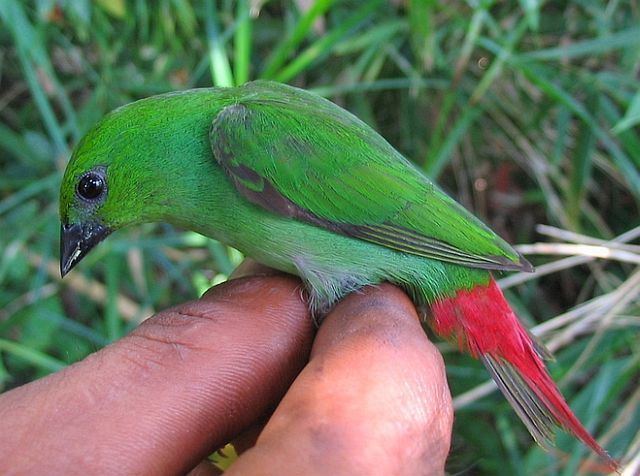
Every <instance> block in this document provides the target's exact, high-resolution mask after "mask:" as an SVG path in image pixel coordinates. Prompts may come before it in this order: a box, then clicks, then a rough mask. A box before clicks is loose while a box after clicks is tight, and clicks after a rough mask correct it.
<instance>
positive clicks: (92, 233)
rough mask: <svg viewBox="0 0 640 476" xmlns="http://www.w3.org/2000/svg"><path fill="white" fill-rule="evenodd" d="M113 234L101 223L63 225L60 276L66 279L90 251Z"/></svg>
mask: <svg viewBox="0 0 640 476" xmlns="http://www.w3.org/2000/svg"><path fill="white" fill-rule="evenodd" d="M109 233H111V230H109V229H108V228H107V227H105V226H104V225H101V224H99V223H73V224H71V225H66V224H64V223H63V224H62V226H61V227H60V274H61V275H62V277H64V275H65V274H67V273H68V272H69V271H71V268H73V267H74V266H75V265H76V264H78V263H79V262H80V260H81V259H82V258H84V257H85V256H86V255H87V253H89V251H91V250H92V249H93V247H94V246H96V245H97V244H98V243H100V242H101V241H102V240H104V239H105V238H106V237H107V235H109Z"/></svg>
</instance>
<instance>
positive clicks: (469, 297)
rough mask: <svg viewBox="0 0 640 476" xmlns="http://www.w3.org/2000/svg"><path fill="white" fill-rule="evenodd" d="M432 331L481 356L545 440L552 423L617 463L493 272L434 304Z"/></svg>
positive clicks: (531, 428) (610, 462)
mask: <svg viewBox="0 0 640 476" xmlns="http://www.w3.org/2000/svg"><path fill="white" fill-rule="evenodd" d="M431 309H432V311H433V315H434V320H433V323H432V326H433V329H434V331H435V332H436V333H437V334H439V335H441V336H442V337H444V338H448V339H454V340H457V342H458V345H459V346H460V348H461V349H462V350H465V351H467V352H470V353H471V355H473V356H474V357H476V358H480V359H482V360H483V362H484V363H485V365H486V366H487V368H488V369H489V371H490V373H491V375H492V377H493V378H494V379H495V380H496V383H497V384H498V386H499V387H500V389H501V390H502V392H503V393H504V394H505V396H506V397H507V399H508V400H509V402H510V403H511V404H512V405H513V406H514V409H515V410H516V412H517V413H518V415H519V416H520V418H522V420H523V421H524V423H525V424H526V425H527V427H528V428H529V431H530V432H531V434H532V435H533V436H534V438H535V439H536V440H537V441H538V442H539V443H540V444H542V445H543V446H548V445H550V444H551V443H552V441H553V429H554V428H553V427H554V424H555V425H558V426H561V427H562V428H564V429H566V430H567V431H569V432H570V433H572V434H573V435H575V436H576V437H577V438H579V439H580V440H582V441H583V442H584V443H585V444H586V445H588V446H589V447H590V448H592V449H593V451H595V452H596V453H598V454H599V455H600V456H601V457H602V458H604V459H605V460H606V461H607V463H608V465H609V466H610V467H611V469H612V470H617V469H618V463H617V462H616V461H615V460H614V459H612V458H611V457H610V456H609V455H608V454H607V452H606V451H605V450H604V449H602V447H600V445H598V443H597V442H596V441H595V439H594V438H593V437H592V436H591V435H590V434H589V432H588V431H587V430H586V429H585V428H584V427H583V426H582V424H581V423H580V421H579V420H578V419H577V417H576V416H575V415H574V414H573V412H572V411H571V409H570V408H569V406H568V405H567V403H566V402H565V400H564V398H563V397H562V395H561V394H560V391H559V390H558V388H557V387H556V385H555V383H554V382H553V380H552V379H551V377H550V376H549V373H548V372H547V370H546V368H545V366H544V363H543V361H542V356H541V349H540V348H539V347H538V346H537V344H536V343H535V342H534V340H533V339H532V337H531V336H530V334H529V333H528V332H527V330H526V329H525V328H524V327H523V326H522V324H520V322H519V321H518V318H517V317H516V315H515V314H514V312H513V311H512V310H511V307H510V306H509V304H508V303H507V301H506V299H505V298H504V296H503V294H502V291H500V288H499V287H498V285H497V284H496V282H495V281H494V280H493V278H491V280H490V282H489V284H488V285H487V286H477V287H475V288H473V289H471V290H469V291H466V290H462V291H458V293H457V294H456V295H455V296H454V297H452V298H446V299H443V300H439V301H437V302H435V303H433V304H432V306H431Z"/></svg>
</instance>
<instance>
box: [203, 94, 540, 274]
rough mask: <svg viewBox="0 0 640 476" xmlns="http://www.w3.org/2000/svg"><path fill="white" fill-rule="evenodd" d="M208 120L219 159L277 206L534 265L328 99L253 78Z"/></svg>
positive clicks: (360, 232)
mask: <svg viewBox="0 0 640 476" xmlns="http://www.w3.org/2000/svg"><path fill="white" fill-rule="evenodd" d="M238 92H239V94H238V96H237V102H236V103H235V104H234V105H232V106H228V107H226V108H225V109H223V110H222V111H221V112H220V113H219V114H218V115H217V116H216V117H215V119H214V120H213V123H212V126H211V130H210V142H211V147H212V150H213V153H214V156H215V158H216V160H217V161H218V162H219V163H220V165H221V166H222V167H223V168H224V170H225V171H226V173H227V174H228V175H229V177H230V178H231V179H232V181H233V182H234V184H235V186H236V188H237V189H238V190H239V191H240V193H242V194H243V195H244V196H245V197H246V198H247V199H249V200H250V201H252V202H253V203H256V204H258V205H259V206H261V207H264V208H265V209H267V210H270V211H272V212H274V213H279V214H281V215H285V216H288V217H292V218H295V219H298V220H303V221H306V222H310V223H313V224H314V225H317V226H321V227H324V228H327V229H330V230H332V231H334V232H336V233H341V234H344V235H347V236H350V237H354V238H359V239H362V240H366V241H369V242H372V243H376V244H379V245H382V246H386V247H388V248H392V249H395V250H398V251H403V252H406V253H411V254H415V255H418V256H424V257H426V258H432V259H438V260H442V261H448V262H452V263H456V264H460V265H464V266H470V267H477V268H485V269H505V270H506V269H520V270H527V271H530V270H532V267H531V265H530V264H529V263H528V262H527V261H526V260H525V259H524V258H522V256H520V255H519V254H518V253H517V252H516V251H514V250H513V249H512V248H511V247H510V246H509V245H508V244H507V243H506V242H505V241H504V240H502V239H501V238H500V237H498V236H497V235H496V234H495V233H494V232H493V231H491V230H490V229H489V228H488V227H487V226H486V225H484V224H483V223H482V222H480V221H479V220H478V219H477V218H476V217H474V216H473V215H472V214H471V213H469V212H468V211H467V210H465V209H464V208H463V207H462V206H460V205H459V204H458V203H456V202H455V201H454V200H453V199H451V198H450V197H449V196H447V195H446V194H445V193H444V192H442V190H440V189H439V188H438V187H437V186H436V185H434V184H433V183H432V182H431V181H430V180H429V179H427V178H426V177H425V176H424V175H422V173H420V171H418V170H417V169H416V168H415V167H414V166H413V165H412V164H411V163H410V162H408V161H407V160H406V159H405V158H404V157H402V156H401V155H400V154H399V153H398V152H397V151H396V150H395V149H394V148H393V147H391V146H390V145H389V144H388V143H387V142H386V141H385V140H384V139H383V138H382V137H380V135H378V134H377V133H376V132H375V131H373V130H372V129H371V128H370V127H369V126H367V125H366V124H365V123H363V122H362V121H360V120H359V119H357V118H356V117H354V116H353V115H351V114H349V113H348V112H347V111H345V110H343V109H341V108H339V107H338V106H336V105H334V104H333V103H331V102H329V101H327V100H325V99H322V98H319V97H317V96H315V95H313V94H311V93H308V92H305V91H302V90H299V89H296V88H292V87H289V86H284V85H281V84H276V83H269V82H255V83H249V84H247V85H245V86H243V87H242V88H240V89H239V90H238Z"/></svg>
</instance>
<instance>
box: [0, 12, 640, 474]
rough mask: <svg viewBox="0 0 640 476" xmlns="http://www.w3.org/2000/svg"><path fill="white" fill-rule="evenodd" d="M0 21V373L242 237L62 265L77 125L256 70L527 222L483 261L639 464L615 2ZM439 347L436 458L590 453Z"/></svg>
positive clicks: (143, 312) (635, 223)
mask: <svg viewBox="0 0 640 476" xmlns="http://www.w3.org/2000/svg"><path fill="white" fill-rule="evenodd" d="M0 25H1V27H0V118H1V122H0V151H1V152H0V164H1V167H2V169H1V170H2V173H1V174H0V390H2V389H5V390H6V389H9V388H11V387H14V386H16V385H20V384H22V383H25V382H28V381H30V380H32V379H35V378H38V377H41V376H43V375H45V374H47V373H49V372H52V371H56V370H58V369H60V368H62V367H64V366H65V365H68V364H70V363H72V362H74V361H77V360H78V359H81V358H83V357H84V356H86V355H87V354H89V353H90V352H93V351H95V350H96V349H99V348H100V347H102V346H104V345H106V344H107V343H109V342H110V341H113V340H114V339H118V338H119V337H121V336H122V335H123V334H125V333H126V332H128V331H129V330H130V329H131V328H132V327H133V326H135V325H136V323H137V322H139V320H140V319H142V318H144V317H146V316H148V315H149V314H150V313H152V312H153V311H155V310H159V309H163V308H165V307H167V306H170V305H172V304H174V303H178V302H181V301H185V300H187V299H191V298H193V297H195V296H198V295H199V294H200V293H201V292H202V291H203V290H204V289H206V288H207V287H208V286H210V285H211V284H212V283H217V282H219V281H221V280H224V279H225V277H226V276H227V274H228V273H229V272H230V270H231V269H232V268H233V267H234V266H235V265H236V264H237V263H238V262H239V261H240V260H241V256H240V255H239V253H237V252H235V251H233V250H230V249H228V248H226V247H224V246H222V245H220V244H218V243H215V242H212V241H210V240H208V239H205V238H203V237H200V236H198V235H195V234H193V233H187V232H183V231H180V230H175V229H172V228H170V227H168V226H166V225H153V226H151V225H150V226H146V227H143V228H142V229H131V230H126V231H123V232H120V233H117V234H116V235H115V236H113V237H112V238H110V239H109V240H108V241H107V242H106V243H104V244H103V245H101V246H100V247H99V248H98V249H97V250H96V251H95V253H93V254H92V255H91V256H90V257H89V258H87V260H86V261H85V262H83V263H82V264H81V265H80V266H79V267H78V268H77V269H76V270H75V271H74V272H73V273H71V275H70V276H69V277H68V278H67V279H65V280H64V281H60V279H59V273H58V264H57V260H58V232H59V231H58V230H59V228H58V227H59V222H58V216H57V196H58V186H59V182H60V177H61V172H62V170H63V169H64V166H65V163H66V161H67V159H68V157H69V151H70V150H71V148H72V147H73V146H74V144H75V143H76V141H77V140H78V139H79V138H80V137H81V136H82V134H83V133H84V132H85V131H87V129H88V128H90V127H91V126H92V125H93V124H94V123H95V122H96V121H97V120H98V119H99V118H100V117H101V116H102V115H103V114H105V113H106V112H107V111H109V110H111V109H113V108H115V107H116V106H119V105H121V104H124V103H127V102H130V101H132V100H135V99H137V98H141V97H144V96H148V95H152V94H156V93H160V92H164V91H169V90H175V89H184V88H191V87H200V86H211V85H212V84H213V85H217V86H230V85H234V84H241V83H243V82H245V81H247V80H250V79H255V78H270V79H275V80H278V81H283V82H288V83H291V84H294V85H297V86H302V87H305V88H310V89H313V90H315V91H316V92H318V93H319V94H322V95H324V96H326V97H328V98H330V99H331V100H333V101H335V102H337V103H339V104H341V105H343V106H344V107H347V108H348V109H350V110H351V111H353V112H354V113H355V114H357V115H358V116H359V117H361V118H363V119H364V120H366V121H367V122H369V123H370V124H371V125H372V126H373V127H374V128H376V129H377V130H378V131H380V132H381V133H382V134H383V135H384V136H385V137H386V138H387V139H388V140H389V141H390V142H391V143H392V144H393V145H395V146H396V147H397V148H398V149H399V150H400V151H402V152H403V153H404V154H405V155H406V156H407V157H409V158H410V159H412V160H413V161H415V163H416V164H418V166H419V167H421V168H422V169H423V170H424V171H425V172H426V173H427V174H429V175H430V176H432V177H433V178H435V179H437V180H438V181H439V182H440V183H441V184H442V185H443V186H444V187H445V188H446V189H448V190H449V191H450V192H451V193H452V194H453V195H454V196H456V197H457V198H458V199H459V200H460V201H461V202H462V203H464V204H465V205H466V206H467V207H469V208H471V209H473V210H474V211H475V212H476V213H477V214H479V215H480V216H482V217H483V218H484V219H485V220H487V221H488V222H489V223H490V224H491V225H492V226H493V228H494V229H496V230H497V231H499V232H500V233H501V234H502V235H503V236H505V237H506V238H508V239H509V240H510V241H512V242H514V243H528V244H530V245H522V246H521V248H520V249H521V251H523V252H525V253H526V254H528V255H529V258H530V259H531V260H532V261H533V263H534V264H536V265H537V266H538V270H539V272H538V273H537V274H535V275H518V274H516V275H511V276H508V277H505V278H504V279H503V280H502V282H501V283H502V285H503V286H504V287H505V288H509V292H508V294H509V298H510V300H511V302H512V303H513V304H514V305H515V306H516V308H517V309H518V311H519V314H520V316H521V317H522V319H523V320H524V321H525V322H526V323H527V324H528V325H529V326H532V327H534V329H535V332H536V333H537V334H538V335H540V336H542V338H543V340H544V341H545V342H546V343H547V344H548V345H549V347H550V348H551V349H552V350H553V351H554V352H555V355H556V356H557V362H555V363H554V364H552V366H551V370H552V373H553V375H554V377H555V378H556V380H558V381H559V382H560V386H561V388H562V390H563V392H564V393H565V395H567V397H568V400H569V402H570V404H571V406H572V407H573V408H574V410H575V411H576V413H577V414H578V415H579V416H580V418H581V419H582V420H583V421H584V422H585V423H586V425H587V427H588V428H589V429H590V430H592V431H593V432H594V433H595V435H597V437H598V440H599V441H600V442H601V443H602V444H603V445H604V446H606V447H607V448H609V449H610V451H611V452H612V453H613V455H615V456H616V457H619V458H622V459H625V460H626V461H631V466H632V467H633V468H635V470H639V469H638V468H639V466H640V456H639V452H640V431H639V427H640V424H639V422H640V386H639V385H638V382H639V381H640V340H639V338H638V336H639V333H638V330H639V325H640V318H639V311H640V300H639V295H640V267H638V265H639V264H640V246H639V245H637V244H635V245H634V244H633V242H634V241H635V242H636V243H637V240H638V237H639V236H640V218H639V216H640V215H639V211H640V210H639V204H640V167H639V166H640V135H639V134H638V133H639V128H638V123H639V122H640V92H639V91H640V90H639V84H640V83H639V76H638V74H639V69H640V26H639V25H640V11H639V7H638V4H637V3H636V2H625V1H615V0H612V1H609V2H600V1H595V0H569V1H557V2H545V1H544V0H533V1H524V0H521V1H519V2H497V1H495V2H494V1H491V0H469V1H466V2H465V1H448V2H435V1H433V0H406V1H403V0H396V1H392V2H384V1H367V2H364V1H346V2H345V1H334V0H318V1H316V2H312V1H311V0H307V1H304V0H299V1H298V2H295V1H268V2H260V1H254V2H252V3H251V4H249V3H244V2H233V1H229V0H226V1H224V0H223V1H218V2H214V1H213V0H208V1H203V2H193V3H191V2H187V1H185V0H159V1H151V0H132V1H129V2H125V1H124V0H95V1H89V0H73V1H70V0H68V1H65V0H57V1H56V0H31V1H18V0H3V1H2V2H0ZM542 225H545V226H542ZM536 241H541V242H542V243H538V244H536V243H535V242H536ZM561 255H567V256H561ZM596 257H599V258H604V259H596ZM441 348H442V350H443V352H444V353H445V358H446V360H447V369H448V372H449V378H450V383H451V387H452V389H453V392H454V395H456V406H457V414H456V415H457V419H456V427H455V438H454V444H453V450H452V453H451V457H450V460H449V469H450V470H451V472H454V473H461V474H536V475H538V474H540V475H542V474H549V475H551V474H554V475H555V474H563V475H572V474H576V472H578V471H581V472H584V473H589V472H594V471H596V470H598V469H601V467H600V466H599V465H600V463H599V462H598V461H596V460H594V459H593V458H591V456H590V455H589V453H588V451H587V450H586V449H585V448H584V447H583V446H581V445H580V444H579V443H577V442H576V441H574V440H573V439H572V438H570V437H568V436H566V435H564V434H561V435H559V437H558V449H557V451H555V452H553V453H545V452H543V451H542V450H541V449H540V448H538V447H537V446H536V445H535V444H533V442H532V441H531V439H530V437H529V436H528V434H527V433H526V430H525V429H524V426H523V425H522V424H520V423H519V421H518V420H517V418H516V416H515V414H514V413H513V412H512V411H511V409H510V408H509V406H508V405H507V403H506V402H505V400H504V399H503V398H502V397H501V396H499V395H498V393H497V392H495V391H494V388H493V386H491V385H490V384H488V383H487V382H486V381H487V374H486V373H485V372H484V371H483V370H481V366H480V365H478V363H477V362H475V361H472V360H471V359H470V358H466V357H463V356H460V355H459V354H458V353H457V352H456V351H455V349H452V348H451V347H449V346H447V345H444V344H443V345H442V346H441ZM274 457H277V455H274ZM380 457H381V458H393V457H394V455H392V454H383V455H380ZM629 471H633V469H630V470H629ZM629 474H632V472H629Z"/></svg>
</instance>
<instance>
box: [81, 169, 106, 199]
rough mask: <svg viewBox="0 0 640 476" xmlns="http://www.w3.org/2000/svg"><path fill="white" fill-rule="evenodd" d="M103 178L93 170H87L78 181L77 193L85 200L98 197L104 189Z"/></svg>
mask: <svg viewBox="0 0 640 476" xmlns="http://www.w3.org/2000/svg"><path fill="white" fill-rule="evenodd" d="M105 188H106V187H105V183H104V178H102V177H101V176H100V175H98V174H97V173H95V172H89V173H88V174H86V175H84V176H83V177H82V178H81V179H80V182H78V195H80V197H82V198H84V199H85V200H95V199H96V198H99V197H100V196H101V195H102V194H103V193H104V190H105Z"/></svg>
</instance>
